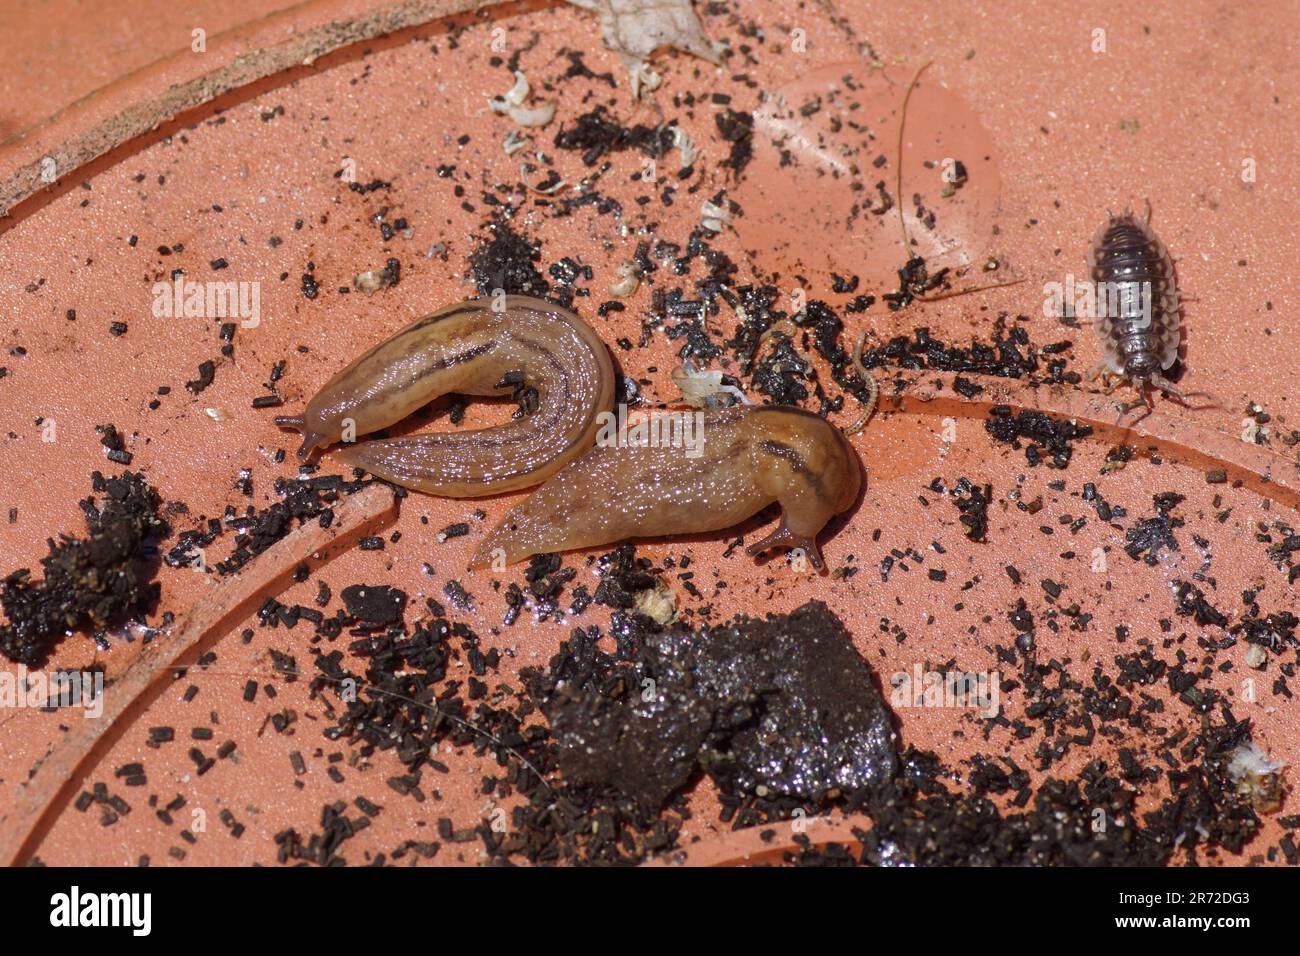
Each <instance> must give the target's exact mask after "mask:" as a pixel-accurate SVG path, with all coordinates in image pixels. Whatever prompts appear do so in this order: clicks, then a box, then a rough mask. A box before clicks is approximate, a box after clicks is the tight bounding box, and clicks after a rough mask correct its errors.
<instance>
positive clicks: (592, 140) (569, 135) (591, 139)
mask: <svg viewBox="0 0 1300 956" xmlns="http://www.w3.org/2000/svg"><path fill="white" fill-rule="evenodd" d="M555 145H556V146H557V147H559V148H560V149H568V150H581V151H582V161H583V163H585V164H586V165H588V166H594V165H596V163H597V162H598V161H599V160H600V158H601V157H602V156H605V155H606V154H608V153H619V152H622V151H624V150H628V149H635V150H639V151H640V152H642V153H644V154H645V155H647V156H650V157H653V158H655V159H658V158H659V157H660V156H663V155H665V154H666V153H667V152H668V151H669V150H670V149H672V147H673V130H672V126H671V125H664V126H644V125H641V124H637V125H635V126H624V125H623V124H621V123H620V122H619V121H618V120H616V119H614V118H613V117H611V116H610V115H609V114H608V113H606V112H605V108H604V107H603V106H597V107H596V108H595V109H594V110H592V111H591V112H590V113H583V114H582V115H581V116H579V117H578V118H577V119H575V120H574V121H573V123H572V125H566V126H564V127H563V128H561V130H560V131H559V132H558V133H556V134H555ZM733 152H734V148H733Z"/></svg>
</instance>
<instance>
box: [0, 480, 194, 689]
mask: <svg viewBox="0 0 1300 956" xmlns="http://www.w3.org/2000/svg"><path fill="white" fill-rule="evenodd" d="M91 488H92V489H93V491H94V492H95V493H96V494H100V495H103V499H102V501H101V502H100V503H96V500H95V498H94V497H93V496H92V497H89V498H86V499H85V500H84V501H82V502H81V510H82V511H83V512H84V513H85V517H86V529H87V536H86V537H85V538H74V537H72V536H70V535H66V534H65V535H60V536H59V541H58V543H57V544H56V543H54V542H53V541H51V542H50V553H49V554H48V555H47V556H46V557H44V558H42V559H41V567H42V569H43V570H44V579H43V580H41V581H36V582H34V581H32V579H31V571H30V570H29V569H27V568H19V569H18V570H17V571H14V572H13V573H11V574H9V575H8V576H6V577H5V578H4V580H3V581H0V606H3V608H4V611H5V615H6V616H7V617H8V623H7V624H5V625H4V626H3V627H0V653H3V654H4V655H5V656H6V657H7V658H9V659H10V660H11V661H16V662H18V663H22V664H29V665H35V664H40V663H42V662H43V661H44V660H45V658H46V657H47V656H48V654H49V653H50V651H51V649H52V648H53V647H54V645H55V643H56V642H57V641H58V640H59V639H60V638H62V637H63V635H64V634H65V633H66V632H67V631H70V630H75V629H77V628H82V627H89V628H93V629H95V630H102V629H104V628H106V627H109V626H110V625H112V624H114V623H117V622H120V621H122V620H123V619H125V618H127V617H128V616H130V615H133V614H144V613H146V612H147V611H148V610H149V609H150V608H151V607H152V606H153V605H154V604H155V602H156V601H157V599H158V595H159V590H160V588H159V585H158V584H157V582H154V581H152V577H153V569H151V568H150V567H149V563H150V560H151V559H153V558H154V557H155V556H156V550H155V543H156V541H157V540H158V539H160V538H162V537H165V536H166V535H167V534H168V533H169V528H168V525H167V523H166V521H165V520H163V519H162V518H161V517H160V516H159V514H158V504H159V499H158V494H157V493H156V492H155V491H154V490H153V488H151V487H150V486H149V484H148V482H146V481H145V479H144V476H143V475H140V474H138V473H136V472H125V473H124V474H122V475H121V476H120V477H116V478H105V477H104V476H103V475H102V474H100V473H99V472H94V473H93V474H92V475H91Z"/></svg>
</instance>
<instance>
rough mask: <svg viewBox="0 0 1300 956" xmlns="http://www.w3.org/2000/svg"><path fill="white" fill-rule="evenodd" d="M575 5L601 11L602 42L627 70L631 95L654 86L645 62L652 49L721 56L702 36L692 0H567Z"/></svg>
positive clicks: (708, 57) (718, 59)
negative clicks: (603, 41)
mask: <svg viewBox="0 0 1300 956" xmlns="http://www.w3.org/2000/svg"><path fill="white" fill-rule="evenodd" d="M569 2H570V3H572V4H573V5H574V6H577V7H582V8H583V9H584V10H591V11H593V12H594V13H598V14H600V30H601V33H602V34H603V35H604V37H605V45H606V46H608V47H609V48H610V49H611V50H613V51H614V52H616V53H617V54H618V55H619V57H620V58H621V59H622V61H623V64H624V65H625V66H626V67H627V69H628V74H629V77H630V79H631V81H632V98H633V99H635V98H636V97H638V96H639V95H640V93H641V88H642V87H643V86H644V87H645V88H646V89H654V88H655V87H656V86H658V85H659V78H658V76H657V75H656V74H655V73H654V71H652V70H651V69H650V68H649V66H648V62H647V61H649V59H650V57H651V56H653V55H654V53H655V51H657V50H661V49H663V48H664V47H672V48H673V49H674V50H680V51H682V52H683V53H690V54H693V55H695V56H698V57H701V58H702V59H705V60H708V61H709V62H710V63H714V64H718V63H721V62H722V58H721V56H720V54H719V53H718V49H717V47H715V46H714V45H713V43H712V42H711V41H710V40H709V38H708V37H706V36H705V35H704V28H703V27H701V26H700V21H699V19H698V18H697V17H696V16H695V10H694V9H693V8H692V7H691V0H569Z"/></svg>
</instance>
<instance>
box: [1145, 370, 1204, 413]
mask: <svg viewBox="0 0 1300 956" xmlns="http://www.w3.org/2000/svg"><path fill="white" fill-rule="evenodd" d="M1151 384H1152V385H1154V386H1155V387H1156V388H1158V389H1160V391H1162V392H1164V393H1165V394H1166V395H1172V396H1174V397H1175V398H1177V399H1180V400H1181V401H1183V402H1186V401H1187V399H1189V398H1208V399H1209V400H1210V401H1211V402H1212V403H1213V404H1211V405H1200V406H1197V407H1199V408H1219V407H1221V403H1220V402H1219V400H1218V398H1216V397H1215V396H1214V395H1212V394H1211V393H1209V392H1184V391H1183V390H1182V389H1180V388H1179V387H1178V386H1176V385H1175V384H1174V383H1173V382H1171V381H1169V379H1167V378H1165V377H1164V376H1163V375H1153V376H1151Z"/></svg>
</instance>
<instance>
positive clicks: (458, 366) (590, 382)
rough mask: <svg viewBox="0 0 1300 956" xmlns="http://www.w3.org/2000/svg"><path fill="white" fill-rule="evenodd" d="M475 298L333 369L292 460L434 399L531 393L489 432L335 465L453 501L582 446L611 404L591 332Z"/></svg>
mask: <svg viewBox="0 0 1300 956" xmlns="http://www.w3.org/2000/svg"><path fill="white" fill-rule="evenodd" d="M497 302H498V304H499V305H500V306H502V307H500V308H493V305H494V300H493V299H490V298H485V299H475V300H472V301H469V302H462V303H459V304H457V305H452V306H448V307H447V308H444V309H440V310H439V311H437V312H435V313H433V314H432V315H429V316H426V317H425V318H422V319H418V320H416V321H415V322H412V323H411V324H410V325H408V326H407V327H406V328H404V329H402V330H401V331H400V332H398V333H397V334H396V335H394V336H392V338H389V339H387V340H385V341H384V342H381V343H380V344H379V345H376V346H375V347H374V348H372V349H370V351H368V352H366V353H365V354H364V355H362V356H361V357H360V358H358V359H357V360H356V361H355V362H353V363H352V364H351V365H349V366H348V367H347V368H345V369H343V371H341V372H339V373H338V374H337V375H335V376H334V377H333V378H332V379H330V380H329V382H327V383H326V384H325V386H324V387H323V388H322V389H321V390H320V391H319V392H317V393H316V395H315V397H313V398H312V400H311V401H310V402H308V403H307V409H306V411H304V412H303V414H302V415H301V416H287V417H280V418H277V419H276V420H275V421H276V424H277V425H282V426H286V427H290V428H297V429H298V430H299V431H301V432H302V434H303V440H302V447H301V448H299V449H298V455H299V456H300V457H306V455H307V454H308V453H309V452H311V451H312V450H313V449H315V448H323V447H326V446H328V445H331V444H333V443H335V442H338V441H341V440H343V441H349V442H353V441H356V439H357V438H359V437H360V436H362V435H367V434H369V433H371V432H375V431H378V430H379V429H381V428H386V427H388V426H389V425H393V424H395V423H397V422H399V421H401V420H402V419H403V418H406V417H407V416H408V415H410V414H411V413H412V412H414V411H415V410H416V409H418V408H420V407H421V406H423V405H425V404H427V403H428V402H431V401H432V400H433V399H435V398H438V397H439V396H441V395H447V394H451V393H456V394H460V395H480V396H489V395H490V396H502V395H505V396H509V395H510V394H511V393H512V390H513V389H519V388H527V389H532V390H533V391H535V392H536V408H535V409H534V410H533V412H532V414H530V415H525V416H522V417H520V418H517V419H515V420H513V421H511V422H508V423H507V424H504V425H500V426H497V427H495V428H482V429H478V430H475V431H465V432H437V433H433V434H420V435H410V436H407V437H403V438H390V439H384V440H378V441H365V442H360V443H358V444H349V445H346V446H345V447H343V448H341V449H339V450H338V451H336V452H335V453H334V454H335V457H336V458H337V459H339V460H340V461H342V462H344V463H346V464H348V465H353V466H355V467H357V468H362V469H365V470H366V471H368V472H370V473H371V474H373V475H376V476H378V477H380V478H384V479H387V480H388V481H392V482H395V483H396V484H399V485H403V486H405V487H407V488H414V489H416V490H418V491H426V492H429V493H431V494H436V495H445V496H447V497H452V498H463V497H473V496H477V495H487V494H494V493H497V492H503V491H513V490H515V489H518V488H526V487H529V486H530V485H535V484H538V483H539V482H542V481H545V480H546V479H547V478H548V477H549V476H551V475H552V474H554V473H555V472H557V471H559V470H560V469H561V468H563V467H564V466H565V465H566V464H568V462H570V461H571V460H572V459H573V458H575V457H576V456H578V455H580V454H581V453H583V452H585V451H587V449H588V448H590V447H591V444H592V441H593V439H594V436H595V433H596V429H597V426H598V421H597V416H598V415H599V413H600V412H602V411H605V410H607V409H608V408H609V407H610V405H611V404H612V402H613V399H614V368H613V365H612V363H611V362H610V358H609V352H608V350H607V349H606V348H605V344H604V343H603V342H602V341H601V340H600V337H599V336H597V335H596V333H595V331H593V330H592V328H591V327H590V326H589V325H587V324H586V323H585V322H583V321H582V320H581V319H579V318H578V317H577V316H576V315H574V314H573V313H572V312H570V311H569V310H567V309H564V308H561V307H560V306H558V305H554V304H552V303H550V302H544V301H542V300H541V299H534V298H530V297H528V296H521V295H511V296H505V297H504V299H503V300H497Z"/></svg>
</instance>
